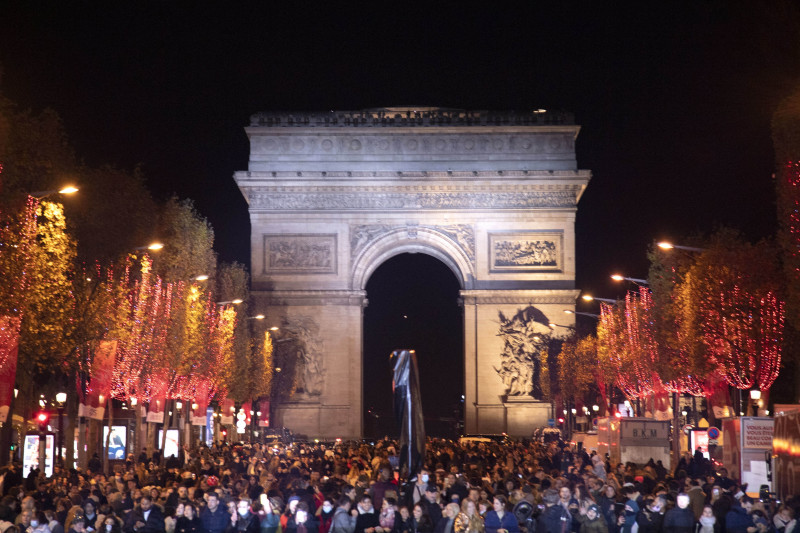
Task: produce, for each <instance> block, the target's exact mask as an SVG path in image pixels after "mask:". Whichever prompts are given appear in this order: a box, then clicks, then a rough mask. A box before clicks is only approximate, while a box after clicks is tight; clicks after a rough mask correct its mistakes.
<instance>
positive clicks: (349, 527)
mask: <svg viewBox="0 0 800 533" xmlns="http://www.w3.org/2000/svg"><path fill="white" fill-rule="evenodd" d="M352 506H353V502H352V500H350V498H348V497H347V496H342V497H341V498H339V502H338V505H337V506H336V511H334V513H333V520H332V521H331V528H330V533H353V531H355V529H356V516H358V511H356V510H355V509H354V510H353V512H351V511H350V509H351V508H352Z"/></svg>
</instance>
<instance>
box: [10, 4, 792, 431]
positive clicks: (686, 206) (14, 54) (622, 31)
mask: <svg viewBox="0 0 800 533" xmlns="http://www.w3.org/2000/svg"><path fill="white" fill-rule="evenodd" d="M238 4H240V5H239V6H238V7H236V8H232V7H231V6H229V5H228V3H225V2H216V3H204V2H124V3H122V2H104V3H89V2H79V3H76V2H46V1H43V2H28V1H22V0H19V1H5V2H2V3H0V68H2V78H0V91H2V93H3V94H4V95H5V96H7V97H9V98H10V99H12V100H13V101H15V102H17V103H18V104H19V105H20V106H22V107H23V108H32V109H33V110H41V109H43V108H45V107H51V108H53V109H55V110H56V111H57V112H58V113H59V114H60V115H61V116H62V118H63V120H64V123H65V126H66V130H67V132H68V134H69V137H70V140H71V142H72V143H73V144H74V146H75V148H76V150H77V153H78V154H79V155H80V156H81V157H82V158H83V159H84V160H85V161H86V162H87V163H89V164H90V165H94V166H99V165H101V164H106V163H108V164H112V165H117V166H121V167H125V168H132V167H134V166H135V165H141V167H142V169H143V171H144V173H145V175H146V178H147V181H148V186H149V187H150V189H151V190H152V191H153V192H154V194H155V195H156V196H157V197H158V198H162V199H163V198H166V197H168V196H169V195H171V194H173V193H174V194H177V195H178V196H179V197H189V198H192V199H193V200H195V202H196V205H197V208H198V210H199V211H200V212H201V213H202V214H203V215H204V216H206V217H207V218H208V219H209V221H210V222H211V224H212V225H213V227H214V229H215V231H216V236H217V239H216V248H217V251H218V252H219V254H220V258H221V259H222V260H225V261H233V260H236V261H240V262H244V263H249V249H248V246H249V231H250V228H249V222H248V216H247V207H246V204H245V202H244V200H243V199H242V197H241V194H240V193H239V191H238V189H237V188H236V186H235V184H234V182H233V179H232V174H233V172H234V171H236V170H245V169H246V168H247V156H248V150H249V147H248V144H247V139H246V136H245V134H244V131H243V128H244V126H246V125H247V124H248V118H249V116H250V115H251V114H253V113H255V112H258V111H272V110H275V111H279V110H301V111H312V110H330V109H341V110H345V109H363V108H372V107H383V106H394V105H433V106H443V107H455V108H466V109H513V110H530V109H536V108H545V109H556V110H558V109H561V110H567V111H571V112H573V113H575V116H576V121H577V122H578V124H580V125H581V126H582V131H581V134H580V136H579V138H578V144H577V150H578V164H579V167H580V168H584V169H589V170H591V171H592V172H593V179H592V181H591V183H590V185H589V188H588V189H587V191H586V193H585V195H584V196H583V198H582V199H581V202H580V204H579V206H578V218H577V228H576V230H577V261H578V272H577V278H578V279H577V286H578V288H581V289H585V290H587V291H590V292H592V293H593V294H595V295H597V296H604V297H614V296H617V295H619V294H621V293H622V291H623V290H624V287H620V286H618V285H615V284H613V282H611V281H610V280H609V279H608V275H609V274H610V273H611V272H612V271H621V272H624V273H625V274H627V275H629V276H632V277H645V276H646V273H647V272H646V269H647V259H646V256H645V254H646V250H647V247H648V246H649V245H650V244H651V243H652V242H653V241H654V240H657V239H660V238H665V237H666V238H671V239H673V240H676V241H679V240H680V238H681V237H684V236H686V235H689V234H692V233H695V232H709V231H711V230H713V229H714V227H715V226H716V225H721V224H722V225H729V226H733V227H736V228H739V229H741V230H743V231H744V232H745V234H746V235H747V236H749V237H751V238H753V239H755V238H760V237H763V236H766V235H769V234H771V233H772V232H773V231H774V229H775V210H774V204H775V199H774V181H773V179H772V173H773V171H774V163H773V153H772V146H771V140H770V130H769V123H770V116H771V114H772V112H773V110H774V109H775V106H776V105H777V103H778V102H779V101H780V99H781V98H782V97H784V96H785V95H786V94H788V92H789V91H790V90H791V89H792V88H793V87H794V84H795V83H797V82H798V79H800V78H798V73H800V69H799V68H798V67H800V14H799V13H798V10H797V9H796V8H794V7H793V5H794V4H793V3H791V2H788V1H786V2H784V1H782V0H777V1H775V2H768V3H763V2H736V1H711V2H686V3H681V2H660V3H655V2H637V3H627V2H591V3H590V2H579V3H572V2H545V3H541V4H543V7H541V6H538V5H537V6H536V7H530V6H528V7H526V8H525V9H512V8H510V7H499V6H501V5H505V4H500V3H495V2H486V3H483V4H482V6H483V7H472V6H471V5H470V4H465V3H458V4H451V3H447V4H446V5H450V6H451V7H452V10H446V9H444V8H437V7H435V6H436V3H425V4H420V6H421V7H420V8H419V9H416V8H414V7H413V6H412V5H410V4H404V3H392V4H385V3H382V2H372V3H369V4H364V5H360V4H359V3H340V2H335V3H325V4H324V5H322V4H321V3H316V2H314V3H296V4H297V5H298V6H299V7H290V6H294V5H295V3H290V2H283V3H279V2H257V3H256V2H253V3H249V2H242V3H238ZM530 4H532V2H531V3H530ZM537 4H540V3H537ZM383 5H387V6H388V5H391V7H392V9H391V10H388V9H384V8H383V7H382V6H383ZM88 6H91V7H88ZM767 7H768V8H767ZM403 261H407V262H405V263H404V262H403ZM418 261H419V259H418V258H414V257H411V256H409V257H408V258H405V259H404V258H400V259H397V260H394V261H392V262H390V263H387V264H386V265H385V267H383V268H382V269H379V271H378V272H377V273H376V275H375V277H374V278H375V279H373V280H372V281H371V287H374V288H373V289H372V293H371V294H369V295H368V296H369V298H370V302H371V307H372V308H371V309H369V310H368V313H367V314H368V317H367V319H368V321H369V320H376V322H375V324H376V326H375V328H377V330H378V331H374V332H373V333H374V334H377V335H378V336H379V337H381V336H383V337H385V332H386V331H388V330H396V329H400V328H401V324H399V323H397V322H394V321H397V320H400V321H402V320H407V319H402V316H403V315H404V314H406V315H407V314H408V313H406V312H405V311H406V310H408V309H411V310H412V311H413V310H414V309H415V307H414V306H415V305H419V303H418V302H416V300H420V301H422V303H423V304H424V303H427V302H428V300H426V299H427V298H429V296H430V295H431V294H432V293H431V291H430V290H428V289H425V288H424V287H423V288H412V287H411V285H408V287H409V291H407V292H413V291H417V292H413V294H414V295H415V296H416V297H415V298H411V301H408V302H403V300H402V299H397V298H394V299H393V298H382V297H381V296H380V295H379V294H375V293H376V292H377V293H380V291H389V290H390V289H391V286H392V285H397V284H398V282H400V281H402V282H404V283H405V281H403V280H402V279H401V278H398V276H400V275H401V273H403V272H408V271H412V272H429V271H430V269H431V268H435V267H434V266H431V265H430V264H428V263H425V264H418ZM415 269H416V270H415ZM380 276H385V277H386V279H384V280H381V279H380ZM429 276H430V277H434V278H435V277H436V276H439V274H435V275H429ZM441 276H442V278H441V279H442V280H444V281H443V282H442V284H443V285H444V286H447V284H448V283H451V282H452V283H454V282H455V280H454V278H452V280H451V281H447V280H448V276H449V273H447V271H446V269H444V271H443V274H441ZM418 277H419V275H417V276H413V275H412V276H411V277H410V280H409V281H408V283H409V284H410V283H412V282H416V281H418V280H416V278H418ZM387 279H388V280H389V281H388V282H387V281H386V280H387ZM436 279H439V278H436ZM392 280H394V281H392ZM434 285H437V284H436V283H434ZM381 287H382V288H381ZM456 292H457V288H456V289H453V292H452V293H451V295H453V294H456ZM385 294H388V293H383V295H385ZM452 297H453V298H454V296H452ZM430 298H431V302H432V301H433V300H436V299H437V298H438V297H437V298H433V296H430ZM448 298H450V297H447V298H444V303H443V304H442V305H443V306H444V307H443V309H449V306H450V303H448V302H452V300H448ZM381 301H383V302H385V303H384V304H382V305H381V307H380V308H377V305H378V302H381ZM434 303H435V302H434ZM437 305H438V304H437ZM580 306H581V310H583V311H587V312H596V309H594V308H592V307H591V305H589V304H580ZM423 307H424V306H423ZM415 312H416V311H415ZM370 314H372V315H373V316H372V318H370V316H369V315H370ZM412 314H413V313H412ZM435 315H436V316H440V315H441V316H445V315H447V312H445V311H442V312H441V313H435ZM398 316H399V317H401V318H399V319H398V318H397V317H398ZM455 316H456V319H458V310H457V308H456V315H455ZM448 320H449V319H448ZM369 324H370V322H367V325H369ZM426 325H430V321H427V322H426ZM436 326H437V327H435V328H433V329H428V328H425V329H424V330H423V329H421V328H420V331H424V335H423V334H422V333H420V337H416V338H415V337H413V336H412V337H411V338H410V339H409V342H412V343H416V344H418V345H419V347H418V350H422V347H423V346H430V349H432V350H437V349H441V350H442V351H443V352H447V351H448V349H447V348H441V347H443V346H445V347H454V346H455V347H456V348H457V349H456V351H455V352H453V353H455V354H458V353H460V352H459V350H460V344H459V343H460V342H461V341H460V339H459V336H460V334H461V333H460V331H452V330H453V329H458V328H454V327H452V323H437V324H436ZM431 336H433V337H435V339H432V340H431V339H428V337H431ZM422 337H425V339H423V338H422ZM370 342H372V341H370V340H369V339H367V346H368V347H370V346H373V347H374V349H375V350H378V351H379V350H382V349H383V345H380V344H370ZM426 342H429V344H425V343H426ZM368 356H369V354H368ZM457 359H458V355H456V356H447V357H445V356H442V357H441V358H438V359H437V361H438V362H437V361H434V362H430V363H426V364H430V366H428V367H427V370H426V371H427V372H430V373H431V374H436V375H439V374H443V373H447V372H455V373H458V372H463V370H461V368H460V367H458V365H463V364H462V363H461V362H460V361H458V360H457ZM453 365H455V366H453ZM453 383H454V384H455V385H454V387H456V388H454V389H452V390H450V389H447V390H445V391H444V392H441V393H440V392H439V390H438V389H439V388H436V387H432V388H431V392H430V393H429V394H428V395H427V396H426V395H425V393H423V394H424V396H423V401H424V403H426V406H427V405H436V406H439V405H445V404H447V405H449V403H450V400H451V398H453V397H457V396H458V395H459V394H460V388H458V387H460V386H461V385H460V384H459V379H454V380H453ZM367 393H368V394H372V393H370V387H367ZM375 394H377V395H378V396H380V394H379V393H375ZM437 394H438V396H437ZM381 398H382V397H381ZM381 398H378V397H376V398H375V400H376V402H377V403H381V401H382V400H381ZM367 402H368V403H369V402H370V398H368V399H367ZM376 402H372V403H376ZM431 409H433V408H431ZM427 410H428V409H427V408H426V411H427ZM431 413H432V415H431V416H450V415H452V409H450V407H447V408H442V409H440V410H439V411H437V412H436V413H434V411H433V410H431Z"/></svg>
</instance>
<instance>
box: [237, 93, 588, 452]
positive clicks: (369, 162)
mask: <svg viewBox="0 0 800 533" xmlns="http://www.w3.org/2000/svg"><path fill="white" fill-rule="evenodd" d="M579 129H580V128H579V126H576V125H575V124H574V123H573V120H572V118H571V116H569V115H567V114H563V113H552V112H544V111H541V110H540V111H536V112H531V113H509V112H487V111H462V110H454V109H441V108H411V107H403V108H381V109H370V110H365V111H341V112H330V113H259V114H256V115H254V116H253V117H252V118H251V124H250V126H249V127H247V128H246V132H247V135H248V137H249V139H250V161H249V165H248V170H246V171H239V172H236V173H235V176H234V177H235V180H236V183H237V184H238V186H239V188H240V190H241V191H242V194H243V195H244V197H245V198H246V200H247V202H248V204H249V212H250V222H251V254H252V268H251V270H252V289H253V296H254V299H255V301H256V308H257V309H258V310H259V312H261V311H263V312H264V313H265V314H266V315H267V320H266V323H268V324H281V325H282V326H283V327H285V328H287V329H288V330H290V331H291V332H292V335H293V336H294V337H295V338H300V339H301V340H302V342H301V343H300V345H301V347H300V348H299V349H298V350H297V357H298V358H299V361H300V364H301V367H300V370H299V371H298V378H297V393H296V394H295V395H294V396H293V398H292V401H291V402H285V403H282V404H281V405H278V406H275V409H274V412H275V417H276V420H274V421H273V425H285V426H288V427H290V428H292V429H293V430H294V431H295V432H299V433H305V434H307V435H309V436H325V437H358V436H360V435H361V433H362V397H361V396H362V386H361V380H362V379H363V376H362V309H363V307H364V306H365V305H366V304H367V300H366V297H367V294H366V293H365V286H366V284H367V281H368V279H369V277H370V275H371V274H372V273H373V272H374V271H375V269H377V268H378V267H379V266H380V265H381V264H382V263H383V262H384V261H386V260H387V259H389V258H390V257H392V256H395V255H397V254H401V253H405V252H412V253H425V254H429V255H431V256H433V257H435V258H437V259H439V260H440V261H442V262H443V263H444V264H445V265H447V266H448V267H449V268H450V270H452V272H453V274H454V275H455V276H456V278H457V279H458V283H459V284H460V287H461V291H460V294H461V300H462V305H463V313H464V363H465V365H464V367H465V375H464V391H465V396H466V401H465V418H466V420H465V424H466V431H467V432H469V433H500V432H503V431H506V432H508V433H509V434H512V435H530V434H531V431H532V430H533V428H534V427H538V426H541V425H544V424H546V421H547V418H549V417H550V410H549V403H546V402H541V401H538V398H539V397H540V396H541V389H540V387H539V383H538V376H539V365H538V353H539V351H540V350H541V349H542V342H544V341H543V340H542V339H546V338H547V336H548V335H550V334H551V330H550V329H549V328H548V326H547V324H548V322H555V323H558V324H561V325H562V326H570V325H571V324H572V322H570V321H571V320H574V319H573V318H572V316H573V315H566V314H564V313H563V310H564V309H572V308H574V305H575V299H576V297H577V295H578V292H577V291H576V290H575V232H574V223H575V212H576V209H577V203H578V200H579V199H580V197H581V194H582V193H583V191H584V190H585V188H586V186H587V184H588V182H589V178H590V172H589V171H587V170H578V167H577V162H576V159H575V139H576V137H577V135H578V131H579ZM562 326H558V327H556V329H555V330H553V333H552V334H553V335H555V336H558V335H566V334H567V333H568V329H567V328H563V327H562ZM387 355H388V354H387Z"/></svg>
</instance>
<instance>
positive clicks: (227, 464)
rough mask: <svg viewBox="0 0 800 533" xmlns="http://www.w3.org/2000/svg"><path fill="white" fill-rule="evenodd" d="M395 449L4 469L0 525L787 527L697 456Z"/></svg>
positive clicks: (73, 529)
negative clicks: (401, 457) (413, 462)
mask: <svg viewBox="0 0 800 533" xmlns="http://www.w3.org/2000/svg"><path fill="white" fill-rule="evenodd" d="M396 452H397V445H396V443H394V442H392V441H390V440H388V439H387V440H383V441H379V442H377V443H364V442H349V443H331V444H329V445H322V444H315V445H310V444H305V445H297V444H295V445H289V446H283V445H279V444H269V445H267V444H256V445H252V446H249V445H247V446H244V445H243V446H236V445H233V446H232V445H228V444H225V443H221V444H217V445H214V446H212V447H211V448H200V449H194V450H186V451H183V452H181V456H180V457H170V458H169V459H167V460H166V461H161V460H160V458H159V456H158V455H157V454H156V455H155V456H152V457H151V456H148V454H147V453H144V452H143V453H142V454H140V455H139V457H136V458H134V457H129V458H128V459H127V460H126V461H125V462H124V464H117V465H115V466H114V471H113V473H111V474H110V475H104V474H103V473H102V472H101V470H102V468H101V463H100V462H99V460H98V458H97V457H95V458H94V459H93V460H92V461H90V463H89V467H88V468H87V469H86V470H85V471H80V470H75V469H70V470H62V469H60V468H58V467H56V469H55V473H54V475H53V476H52V477H51V478H46V477H44V475H43V474H40V473H38V471H37V470H34V471H32V472H31V473H30V474H29V475H28V476H27V477H25V478H23V477H22V475H21V472H20V469H19V465H16V464H14V465H10V466H9V467H8V468H7V469H5V470H4V471H2V473H1V474H0V475H1V476H2V477H0V487H1V490H0V492H1V493H2V499H0V533H519V532H521V531H524V530H527V531H528V533H534V531H535V532H537V533H656V532H661V531H663V532H666V533H767V532H776V533H793V530H794V529H795V525H796V521H795V519H794V512H795V511H796V508H797V506H798V504H800V500H795V499H790V500H789V501H787V502H785V503H783V504H779V503H777V502H775V501H774V500H770V499H766V501H762V500H756V501H754V500H753V499H752V498H750V497H749V496H747V495H746V494H745V493H746V487H744V486H742V485H740V484H739V483H738V482H737V480H735V479H731V478H729V477H728V475H727V472H726V471H725V469H724V468H720V469H719V470H718V471H714V469H713V468H712V465H711V464H710V463H709V462H708V461H705V460H704V459H703V457H702V455H700V454H699V453H698V454H696V455H695V456H690V457H686V458H684V459H682V460H681V462H680V464H679V465H678V468H677V469H676V470H675V471H673V472H670V471H668V470H667V469H666V468H665V467H664V466H663V465H662V464H660V462H653V461H652V460H651V461H650V462H648V463H647V464H642V465H637V464H633V463H627V464H609V462H608V460H607V459H606V458H603V457H600V456H598V455H597V454H591V455H590V454H588V453H586V452H585V451H575V450H571V449H570V448H569V447H567V446H564V445H563V444H560V443H549V444H543V443H540V442H537V441H519V442H507V443H495V442H481V443H471V444H458V443H455V442H452V441H444V440H431V439H429V441H428V445H427V450H426V462H425V465H426V466H425V468H424V469H423V470H421V471H420V472H418V473H417V475H415V476H414V477H413V478H412V479H411V480H410V481H408V482H405V483H401V482H399V481H398V480H397V477H398V476H397V466H398V455H397V453H396ZM798 533H800V530H798Z"/></svg>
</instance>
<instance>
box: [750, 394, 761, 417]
mask: <svg viewBox="0 0 800 533" xmlns="http://www.w3.org/2000/svg"><path fill="white" fill-rule="evenodd" d="M759 400H761V390H760V389H751V390H750V401H751V403H752V404H753V416H758V402H759Z"/></svg>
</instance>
